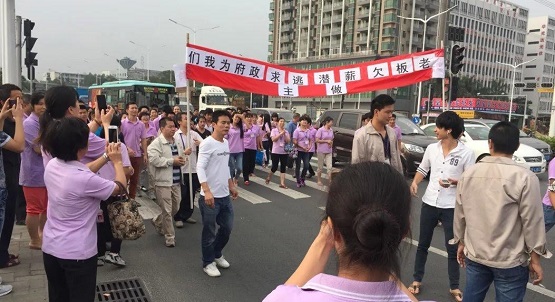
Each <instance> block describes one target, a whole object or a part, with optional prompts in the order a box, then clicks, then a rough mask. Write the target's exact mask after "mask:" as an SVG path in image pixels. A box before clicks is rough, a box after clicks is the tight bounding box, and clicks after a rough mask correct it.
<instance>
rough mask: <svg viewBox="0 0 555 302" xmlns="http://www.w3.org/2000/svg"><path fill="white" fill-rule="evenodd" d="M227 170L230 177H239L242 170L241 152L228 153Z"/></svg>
mask: <svg viewBox="0 0 555 302" xmlns="http://www.w3.org/2000/svg"><path fill="white" fill-rule="evenodd" d="M229 172H230V175H231V177H232V178H239V176H240V175H241V173H242V172H243V152H239V153H230V154H229Z"/></svg>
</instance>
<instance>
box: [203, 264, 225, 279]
mask: <svg viewBox="0 0 555 302" xmlns="http://www.w3.org/2000/svg"><path fill="white" fill-rule="evenodd" d="M203 270H204V272H205V273H206V274H207V275H208V276H210V277H219V276H221V275H222V274H221V273H220V270H218V268H217V267H216V263H215V262H212V263H210V264H208V265H207V266H205V267H204V268H203Z"/></svg>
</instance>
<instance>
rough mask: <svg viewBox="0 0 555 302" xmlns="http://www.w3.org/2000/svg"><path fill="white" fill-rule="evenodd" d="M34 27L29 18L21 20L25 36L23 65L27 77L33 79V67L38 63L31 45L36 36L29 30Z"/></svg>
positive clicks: (34, 41)
mask: <svg viewBox="0 0 555 302" xmlns="http://www.w3.org/2000/svg"><path fill="white" fill-rule="evenodd" d="M34 27H35V22H32V21H31V20H28V19H27V20H25V21H23V35H24V36H25V66H27V78H29V80H34V77H35V70H34V69H35V67H34V66H37V65H38V64H39V62H38V60H37V59H35V58H36V57H37V53H36V52H33V51H32V50H33V46H35V43H36V42H37V38H33V37H31V31H32V30H33V28H34Z"/></svg>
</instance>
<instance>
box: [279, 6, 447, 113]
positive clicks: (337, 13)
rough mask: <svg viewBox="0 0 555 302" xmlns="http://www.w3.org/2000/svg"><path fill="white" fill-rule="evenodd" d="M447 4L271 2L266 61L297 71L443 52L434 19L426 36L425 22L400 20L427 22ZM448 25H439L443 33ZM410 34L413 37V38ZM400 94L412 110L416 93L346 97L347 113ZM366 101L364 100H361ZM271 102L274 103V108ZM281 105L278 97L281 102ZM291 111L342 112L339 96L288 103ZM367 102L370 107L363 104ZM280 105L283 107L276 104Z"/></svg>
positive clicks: (441, 20)
mask: <svg viewBox="0 0 555 302" xmlns="http://www.w3.org/2000/svg"><path fill="white" fill-rule="evenodd" d="M447 5H448V0H413V1H411V0H273V1H271V2H270V14H269V19H270V26H269V46H268V52H269V54H268V61H269V62H272V63H276V64H280V65H285V66H289V67H293V68H299V69H316V68H327V67H333V66H342V65H348V64H354V63H359V62H364V61H372V60H375V59H379V58H383V57H390V56H396V55H398V54H405V53H410V52H417V51H421V50H422V48H423V44H425V48H426V49H433V48H436V47H439V40H440V39H437V36H438V35H439V36H441V35H445V33H444V32H445V31H444V30H443V31H440V32H439V33H438V24H439V23H443V24H446V23H447V18H446V17H444V16H445V15H442V16H440V18H436V19H432V20H430V21H429V22H428V24H427V30H426V34H425V35H424V25H423V23H422V22H418V21H411V20H406V19H402V18H399V17H398V16H399V15H400V16H404V17H413V18H425V17H426V16H432V15H435V14H437V13H438V12H439V11H440V7H444V8H446V7H447ZM445 27H446V26H439V28H443V29H444V28H445ZM411 33H412V34H411ZM383 92H389V93H392V94H396V97H397V99H398V100H401V102H398V104H399V106H406V107H407V108H408V109H410V108H412V107H413V106H414V104H415V103H414V101H415V100H416V93H415V89H410V87H400V88H398V89H394V90H390V91H379V92H373V93H362V94H357V95H346V96H345V99H344V104H345V106H344V108H356V107H357V106H358V104H359V103H362V104H363V106H361V108H367V107H368V108H369V105H368V103H369V102H370V100H371V99H372V98H373V96H374V95H376V94H377V93H383ZM360 99H362V101H359V100H360ZM272 100H276V98H271V99H270V104H272ZM277 101H278V102H281V101H283V100H281V99H280V98H278V100H277ZM289 102H290V106H296V104H297V105H308V106H310V105H311V104H314V103H316V104H319V105H320V104H323V105H321V106H322V107H325V108H330V107H338V106H339V105H337V104H338V103H337V102H338V97H335V98H333V97H327V98H326V97H323V98H321V99H320V98H318V99H309V100H307V99H298V98H297V99H291V100H289V99H287V100H286V103H289ZM364 103H366V105H364ZM278 106H279V104H278Z"/></svg>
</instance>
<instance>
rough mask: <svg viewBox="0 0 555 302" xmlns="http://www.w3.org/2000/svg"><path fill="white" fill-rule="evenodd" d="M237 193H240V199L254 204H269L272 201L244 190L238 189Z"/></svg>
mask: <svg viewBox="0 0 555 302" xmlns="http://www.w3.org/2000/svg"><path fill="white" fill-rule="evenodd" d="M237 191H238V192H239V198H242V199H244V200H246V201H248V202H250V203H252V204H259V203H269V202H271V201H269V200H268V199H266V198H264V197H262V196H259V195H256V194H254V193H251V192H249V191H247V190H245V189H244V188H241V187H238V188H237Z"/></svg>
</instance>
